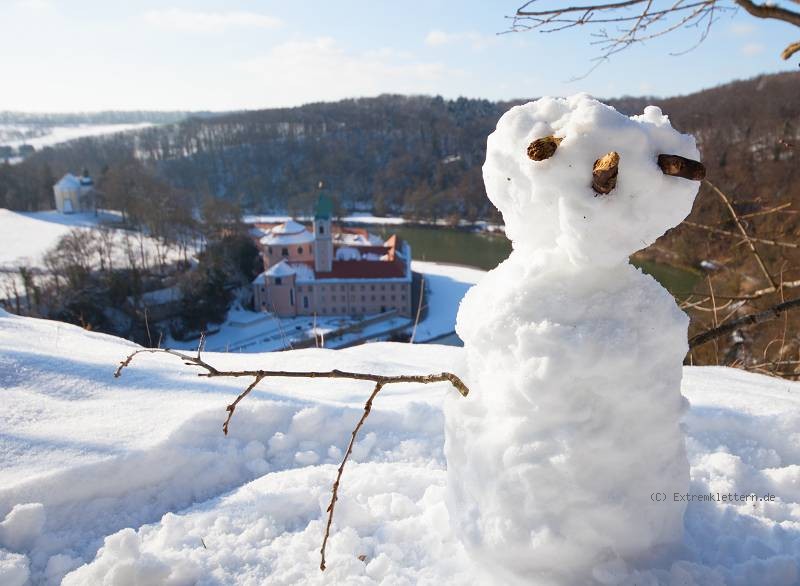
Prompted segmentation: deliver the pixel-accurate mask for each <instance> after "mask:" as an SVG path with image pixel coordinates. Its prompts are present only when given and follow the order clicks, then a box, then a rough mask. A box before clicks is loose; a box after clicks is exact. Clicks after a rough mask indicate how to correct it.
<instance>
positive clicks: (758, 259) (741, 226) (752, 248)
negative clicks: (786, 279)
mask: <svg viewBox="0 0 800 586" xmlns="http://www.w3.org/2000/svg"><path fill="white" fill-rule="evenodd" d="M703 181H704V183H706V185H708V186H709V187H710V188H711V189H713V190H714V192H715V193H716V194H717V195H718V196H719V197H720V199H721V200H722V202H723V203H724V204H725V206H726V207H727V208H728V211H729V212H730V214H731V216H732V217H733V221H734V222H736V227H737V228H739V232H741V234H742V236H744V239H745V240H746V241H747V246H748V247H749V248H750V252H752V253H753V256H754V257H755V259H756V262H757V263H758V266H759V268H761V272H762V273H764V276H765V277H766V279H767V282H768V283H769V284H770V286H771V287H772V290H773V291H775V289H777V285H776V284H775V280H774V279H773V278H772V275H770V274H769V271H768V270H767V266H766V265H765V264H764V260H763V259H762V258H761V255H760V254H759V253H758V250H756V247H755V245H754V244H753V241H752V239H751V238H750V235H749V234H748V233H747V230H745V229H744V224H742V221H741V220H740V219H739V216H738V215H737V214H736V210H735V209H733V205H731V201H730V200H729V199H728V196H727V195H725V194H724V193H723V192H722V191H721V190H720V189H719V188H718V187H717V186H716V185H714V184H713V183H711V181H709V180H708V179H704V180H703Z"/></svg>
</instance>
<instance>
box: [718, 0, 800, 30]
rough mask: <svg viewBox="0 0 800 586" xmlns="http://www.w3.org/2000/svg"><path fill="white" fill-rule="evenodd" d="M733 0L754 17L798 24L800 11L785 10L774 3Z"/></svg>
mask: <svg viewBox="0 0 800 586" xmlns="http://www.w3.org/2000/svg"><path fill="white" fill-rule="evenodd" d="M734 2H736V4H738V5H739V6H741V7H742V8H744V9H745V10H746V11H747V12H748V13H749V14H750V15H751V16H755V17H756V18H769V19H774V20H782V21H784V22H788V23H789V24H793V25H794V26H800V12H794V11H793V10H787V9H786V8H782V7H780V6H776V5H775V4H755V3H754V2H751V1H750V0H734Z"/></svg>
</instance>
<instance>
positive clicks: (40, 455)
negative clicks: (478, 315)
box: [0, 312, 800, 586]
mask: <svg viewBox="0 0 800 586" xmlns="http://www.w3.org/2000/svg"><path fill="white" fill-rule="evenodd" d="M134 348H135V346H133V345H132V344H130V343H128V342H125V341H123V340H119V339H116V338H112V337H108V336H102V335H98V334H93V333H90V332H85V331H83V330H81V329H79V328H75V327H73V326H67V325H64V324H58V323H56V322H47V321H41V320H33V319H27V318H17V317H14V316H10V315H8V314H4V313H2V312H0V386H2V388H3V398H4V402H3V406H2V408H0V519H3V522H4V523H5V522H7V521H8V519H9V517H10V518H11V519H12V522H11V525H12V526H15V527H19V528H26V531H27V542H26V543H20V544H18V546H19V547H20V549H19V550H18V551H9V549H8V548H9V547H10V546H9V545H8V544H5V543H4V544H3V545H0V584H3V586H5V585H6V584H9V585H11V586H15V585H19V586H22V585H23V584H26V581H28V583H30V584H36V585H38V584H43V585H56V584H60V583H61V581H62V578H63V579H64V580H65V584H68V585H69V584H100V583H106V584H131V583H134V584H135V583H137V580H138V581H139V582H138V583H145V584H148V586H159V585H162V584H163V585H175V584H203V585H217V584H219V585H222V584H226V585H227V584H265V583H266V584H315V583H329V584H332V583H336V584H362V585H368V584H384V585H386V584H392V585H395V584H400V585H402V584H409V585H412V584H455V585H461V584H464V585H468V584H469V585H478V584H479V585H481V586H484V585H487V584H488V585H493V584H506V582H505V581H504V580H503V578H502V577H501V576H500V575H497V576H493V577H490V578H489V579H488V580H487V579H486V577H485V576H482V575H480V574H479V570H478V568H477V567H476V562H475V560H474V559H473V558H471V557H470V556H469V554H468V553H467V552H466V551H465V549H464V548H463V546H462V545H461V542H460V540H459V539H458V536H457V535H455V534H454V533H453V531H452V529H451V527H450V519H449V513H448V510H447V507H446V506H445V494H446V488H445V485H446V475H447V472H446V470H445V460H444V456H443V451H442V450H443V445H444V418H443V415H442V403H443V400H444V398H445V397H447V396H449V395H450V394H451V393H452V392H453V391H452V389H450V388H449V386H448V385H445V384H442V385H436V386H419V385H397V386H396V388H392V387H395V385H392V386H389V387H387V388H386V389H385V390H384V391H383V392H382V393H381V396H379V397H378V399H377V401H376V402H375V405H374V407H373V412H372V414H371V415H370V418H369V419H368V421H367V424H366V426H365V428H364V430H363V434H362V435H361V436H359V437H360V441H359V443H358V445H357V447H356V452H355V453H354V458H355V459H354V461H353V462H352V463H351V464H349V465H348V468H347V469H346V470H345V473H344V478H343V482H342V489H341V494H340V500H339V502H338V505H337V510H336V517H335V520H334V528H333V531H332V534H331V540H330V542H329V556H328V558H329V560H328V561H329V565H328V570H326V572H325V573H324V574H323V573H321V572H320V571H319V568H318V566H319V548H320V545H321V540H322V532H323V529H324V522H325V508H326V507H327V504H328V499H329V498H330V487H331V483H332V482H333V479H334V476H335V466H336V465H338V462H339V458H340V457H341V455H342V452H343V450H344V448H345V447H346V442H347V440H348V439H349V434H350V431H351V430H352V427H353V425H354V424H355V422H356V421H357V420H358V418H359V417H360V415H361V413H362V407H363V401H364V400H365V398H366V395H367V394H368V392H369V388H365V387H364V384H363V383H352V384H351V383H348V382H346V381H342V382H339V381H336V382H335V384H334V383H332V382H331V381H311V380H278V379H275V380H273V381H265V382H264V383H263V387H262V388H261V389H260V390H257V391H255V392H254V394H253V396H252V397H250V398H248V399H247V400H246V401H245V402H243V403H242V404H241V406H240V407H239V409H238V410H237V413H236V416H235V418H234V420H233V424H232V427H231V437H228V438H225V437H224V436H223V435H222V433H221V423H222V416H223V415H224V408H225V405H227V404H228V403H230V401H231V400H232V398H233V397H235V395H236V393H238V392H239V391H240V390H241V382H242V381H231V382H230V383H228V382H225V381H219V380H207V379H201V378H198V377H197V376H196V374H195V372H194V371H193V370H190V369H188V368H185V367H183V366H182V365H181V364H180V363H179V362H178V361H174V362H173V361H172V360H170V359H168V357H159V356H144V357H142V359H141V361H139V362H138V363H135V364H134V366H133V367H132V368H131V369H129V370H127V371H126V372H125V374H124V375H123V377H122V378H120V379H116V380H115V379H113V377H112V372H113V369H114V366H115V364H116V362H118V361H119V360H120V359H121V358H122V357H124V356H125V355H126V354H127V353H129V352H130V351H131V350H132V349H134ZM205 356H206V358H207V359H208V360H209V362H211V363H212V364H218V365H219V366H221V367H224V368H231V369H235V368H245V367H247V365H250V366H252V364H254V363H258V364H259V365H260V367H263V368H278V367H281V368H285V369H287V370H303V369H309V368H315V369H318V370H327V369H330V368H333V367H339V368H346V369H348V370H362V371H376V372H385V373H387V374H389V373H400V372H405V373H409V372H419V373H423V372H439V371H442V370H450V371H452V372H455V373H456V374H459V375H461V374H463V373H464V371H465V368H464V356H465V352H464V351H463V350H462V349H460V348H453V347H443V346H436V345H422V346H414V345H409V344H371V345H366V346H361V347H357V348H352V349H348V350H344V351H336V352H332V351H324V350H303V351H295V352H283V353H274V354H259V355H249V356H241V355H234V354H207V355H205ZM683 392H684V394H685V395H686V396H687V397H688V399H689V400H690V402H691V404H692V407H691V408H690V410H689V411H688V412H687V413H686V414H685V416H684V419H683V422H684V425H685V428H686V434H687V452H688V456H689V461H690V464H691V483H690V485H689V487H688V489H687V490H688V492H689V493H692V494H698V495H700V494H708V493H709V492H714V493H715V494H716V492H717V491H720V492H721V491H726V492H727V491H736V492H737V493H740V494H744V493H747V494H749V493H751V492H755V493H756V494H758V495H761V494H762V492H771V493H772V494H773V495H774V496H775V499H774V500H772V501H756V502H722V501H693V502H689V503H687V504H686V516H685V521H684V529H685V538H684V540H683V544H682V545H681V546H679V547H678V548H677V550H676V551H672V552H670V553H669V554H665V555H663V556H661V557H660V558H656V559H653V560H651V561H647V562H645V561H642V562H641V563H640V564H638V565H635V564H625V563H616V564H608V565H606V566H604V567H601V568H597V569H596V571H595V572H594V575H592V576H590V577H589V579H587V580H586V581H585V582H584V583H586V584H639V585H642V584H644V585H655V584H663V585H667V584H670V585H672V584H688V585H691V584H697V585H707V584H720V585H722V584H734V585H741V586H750V585H752V584H772V585H787V586H788V585H790V584H796V583H797V582H798V576H800V574H799V573H798V567H800V490H798V486H800V433H798V431H797V430H798V429H800V384H798V383H790V382H786V381H780V380H773V379H768V378H765V377H763V376H760V375H754V374H748V373H743V372H740V371H733V370H730V369H726V368H684V380H683ZM384 393H386V395H385V396H384ZM298 454H300V457H299V458H298ZM310 454H314V455H315V457H311V456H310ZM659 488H660V487H659ZM639 489H640V490H641V491H647V493H648V496H649V493H650V492H652V490H651V489H650V488H649V487H645V486H644V484H643V483H640V486H639ZM670 496H672V495H670ZM31 503H40V504H41V507H43V511H42V509H41V508H40V507H39V506H37V505H34V506H33V507H31ZM12 511H16V513H14V514H13V515H11V513H12ZM25 511H27V513H26V514H25V515H20V513H22V512H25ZM36 511H41V512H43V513H44V514H43V515H41V514H40V513H36ZM31 513H34V514H31ZM42 519H44V524H43V526H41V529H39V523H40V522H41V520H42ZM6 526H9V525H6ZM3 548H4V549H3ZM362 555H363V556H365V558H364V560H363V561H362V560H360V559H359V556H362ZM567 584H568V583H567Z"/></svg>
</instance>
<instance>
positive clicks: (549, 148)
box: [528, 135, 564, 161]
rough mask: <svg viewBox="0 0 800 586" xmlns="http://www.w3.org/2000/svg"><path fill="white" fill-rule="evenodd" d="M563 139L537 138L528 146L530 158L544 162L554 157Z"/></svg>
mask: <svg viewBox="0 0 800 586" xmlns="http://www.w3.org/2000/svg"><path fill="white" fill-rule="evenodd" d="M562 140H564V139H563V138H559V137H557V136H552V135H551V136H544V137H542V138H537V139H536V140H534V141H533V142H532V143H531V144H529V145H528V157H530V158H531V159H532V160H534V161H544V160H545V159H549V158H550V157H552V156H553V155H554V154H555V152H556V149H557V148H558V145H560V144H561V141H562Z"/></svg>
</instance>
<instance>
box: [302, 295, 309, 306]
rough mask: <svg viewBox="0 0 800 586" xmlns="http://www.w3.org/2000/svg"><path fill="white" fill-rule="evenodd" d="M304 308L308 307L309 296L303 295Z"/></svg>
mask: <svg viewBox="0 0 800 586" xmlns="http://www.w3.org/2000/svg"><path fill="white" fill-rule="evenodd" d="M303 309H308V297H307V296H306V295H303Z"/></svg>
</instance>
